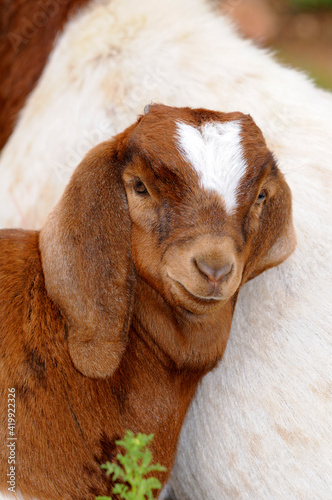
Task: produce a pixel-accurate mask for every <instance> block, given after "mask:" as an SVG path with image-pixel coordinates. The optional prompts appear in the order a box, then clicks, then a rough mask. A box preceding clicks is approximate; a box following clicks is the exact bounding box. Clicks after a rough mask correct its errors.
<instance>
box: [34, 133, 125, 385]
mask: <svg viewBox="0 0 332 500" xmlns="http://www.w3.org/2000/svg"><path fill="white" fill-rule="evenodd" d="M123 140H124V134H121V136H118V137H117V138H116V139H115V140H114V141H109V142H104V143H102V144H100V145H99V146H97V147H95V148H94V149H92V150H91V151H90V152H89V153H88V154H87V156H86V157H85V159H84V160H83V161H82V163H81V164H80V165H79V166H78V167H77V169H76V170H75V172H74V174H73V176H72V178H71V180H70V182H69V184H68V186H67V188H66V190H65V192H64V194H63V196H62V198H61V199H60V201H59V203H58V204H57V205H56V207H55V208H54V210H53V211H52V212H51V214H50V215H49V217H48V219H47V221H46V223H45V225H44V227H43V228H42V230H41V233H40V250H41V256H42V263H43V270H44V275H45V285H46V289H47V292H48V293H49V295H50V297H51V298H52V299H53V300H54V301H55V302H56V303H57V304H58V306H59V307H60V309H61V311H62V312H63V314H64V316H65V317H66V319H67V321H68V326H69V331H68V347H69V352H70V356H71V359H72V361H73V363H74V365H75V367H76V369H77V370H78V371H80V372H81V373H82V374H83V375H86V376H88V377H106V376H108V375H111V374H112V373H113V372H114V371H115V369H116V368H117V366H118V364H119V362H120V359H121V356H122V353H123V351H124V349H125V347H126V339H127V332H128V328H129V325H130V320H131V309H132V297H133V287H134V268H133V264H132V258H131V244H130V228H131V220H130V217H129V212H128V208H127V199H126V195H125V190H124V187H123V184H122V180H121V170H122V169H121V162H123V160H121V153H120V152H121V141H122V142H123ZM117 144H119V147H117ZM119 151H120V152H119Z"/></svg>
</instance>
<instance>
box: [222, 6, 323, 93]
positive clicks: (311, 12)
mask: <svg viewBox="0 0 332 500" xmlns="http://www.w3.org/2000/svg"><path fill="white" fill-rule="evenodd" d="M219 3H220V6H221V7H220V8H221V9H222V11H224V12H227V13H228V15H229V16H231V17H232V19H233V20H234V22H235V23H236V24H237V26H238V29H239V30H240V32H242V33H243V34H244V35H246V36H248V37H250V38H252V39H254V40H255V42H256V43H258V44H259V45H261V46H263V47H267V48H270V49H272V50H273V52H275V54H276V55H277V57H278V59H279V61H281V62H283V63H285V64H287V65H291V66H293V67H296V68H298V69H303V70H304V71H306V73H308V74H309V75H310V77H311V78H312V79H313V80H314V81H315V82H316V83H317V84H318V85H319V86H321V87H323V88H326V89H329V90H332V0H221V2H219Z"/></svg>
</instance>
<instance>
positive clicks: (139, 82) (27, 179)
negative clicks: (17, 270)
mask: <svg viewBox="0 0 332 500" xmlns="http://www.w3.org/2000/svg"><path fill="white" fill-rule="evenodd" d="M151 101H155V102H158V101H159V102H163V103H165V104H170V105H173V106H176V105H177V106H186V105H188V106H192V107H200V106H201V107H206V108H210V109H216V110H220V111H226V112H227V111H242V112H244V113H250V114H251V115H252V117H253V118H254V120H255V121H256V123H257V124H258V125H259V126H260V127H261V129H262V130H263V133H264V136H265V138H266V140H267V143H268V145H269V147H270V148H271V149H272V150H273V151H274V153H275V155H276V157H277V159H278V162H279V165H280V167H281V169H282V171H283V172H284V173H285V175H286V177H287V181H288V182H289V184H290V186H291V189H292V192H293V199H294V222H295V227H296V231H297V236H298V248H297V250H296V252H295V253H294V255H293V256H292V257H291V258H290V259H289V260H288V261H286V262H285V263H284V264H282V265H281V266H279V267H278V268H275V269H272V270H270V271H268V272H266V273H264V274H263V275H262V276H260V277H258V278H256V279H255V280H253V281H252V282H251V283H248V284H247V285H246V286H245V287H244V288H243V289H242V290H241V294H240V298H239V302H238V304H237V309H236V313H235V317H234V321H233V327H232V332H231V338H230V342H229V344H228V347H227V350H226V354H225V357H224V359H223V361H222V363H221V364H220V365H219V366H218V367H217V368H216V369H215V370H214V371H213V372H212V373H211V374H209V375H208V376H207V377H206V378H205V379H204V381H203V383H202V384H201V385H200V387H199V390H198V393H197V397H196V398H195V401H194V403H193V405H192V407H191V410H190V411H189V414H188V418H187V419H186V423H185V426H184V429H183V432H182V434H181V440H180V444H179V449H178V456H177V460H176V464H175V467H174V471H173V475H172V479H171V482H170V484H171V486H172V489H173V495H174V497H175V498H177V499H179V500H186V499H188V498H190V499H191V500H202V498H204V500H235V499H236V500H237V499H239V500H285V499H287V500H299V499H301V500H312V499H315V500H328V499H329V498H330V497H331V491H332V460H331V443H332V411H331V388H332V380H331V377H332V366H331V365H332V336H331V312H330V311H331V307H330V304H329V303H330V299H331V245H332V241H331V240H332V238H331V224H330V217H331V216H330V214H331V199H332V197H331V168H332V148H331V144H332V121H331V116H332V98H331V95H330V94H328V93H326V92H323V91H321V90H318V89H316V88H315V87H314V86H313V84H312V83H310V82H309V81H308V79H307V78H306V77H305V76H303V75H302V74H300V73H298V72H295V71H293V70H290V69H287V68H285V67H282V66H281V65H280V64H277V63H276V62H275V61H274V60H273V58H272V57H271V56H270V55H268V54H267V53H266V52H265V51H263V50H260V49H258V48H256V47H254V46H253V45H252V44H251V43H250V42H248V41H244V40H242V39H241V38H240V37H239V36H238V35H236V33H235V31H234V30H233V28H232V27H231V26H230V24H229V22H228V20H227V19H226V18H223V17H219V16H218V15H216V14H214V13H212V12H210V10H209V8H208V7H207V6H206V4H205V3H204V2H203V0H168V2H160V3H159V4H158V7H156V4H155V2H154V1H153V0H141V1H139V2H138V1H137V0H121V1H120V0H103V1H100V0H98V1H94V2H93V3H92V4H91V5H90V6H89V7H88V8H87V9H85V10H84V11H83V12H82V13H81V14H80V15H79V16H77V17H76V18H74V19H73V20H72V21H71V22H70V23H69V24H68V26H67V28H66V29H65V30H64V32H63V34H62V35H61V36H60V37H59V38H58V40H57V42H56V44H55V49H54V51H53V54H52V56H51V57H50V59H49V61H48V65H47V67H46V68H45V71H44V73H43V75H42V78H41V79H40V81H39V83H38V85H37V86H36V88H35V90H34V91H33V93H32V94H31V96H30V98H29V99H28V102H27V103H26V106H25V108H24V110H23V111H22V113H21V116H20V120H19V122H18V124H17V127H16V129H15V132H14V133H13V135H12V137H11V138H10V140H9V142H8V144H7V145H6V147H5V149H4V151H3V154H2V157H1V163H0V177H1V182H0V190H1V192H0V216H1V225H3V226H4V225H16V226H20V225H22V224H23V225H25V226H30V227H32V226H34V227H40V225H41V223H42V221H43V220H44V218H45V216H46V213H47V211H48V210H49V209H50V208H51V207H52V205H53V204H54V202H55V201H56V200H57V199H58V197H59V196H60V194H61V192H62V190H63V187H64V185H65V183H66V182H67V180H68V176H69V175H70V172H71V170H72V168H73V167H74V166H75V165H76V164H77V163H78V161H79V159H80V158H81V157H82V156H83V154H84V151H85V150H87V149H88V148H89V147H90V146H92V145H93V144H95V143H97V142H99V141H101V140H103V139H104V138H107V137H109V136H111V135H112V134H114V133H115V132H118V131H120V130H121V129H123V128H124V126H126V125H129V124H130V123H131V122H132V121H133V120H134V119H135V116H136V114H137V113H139V112H142V110H143V107H144V105H145V104H146V103H148V102H151Z"/></svg>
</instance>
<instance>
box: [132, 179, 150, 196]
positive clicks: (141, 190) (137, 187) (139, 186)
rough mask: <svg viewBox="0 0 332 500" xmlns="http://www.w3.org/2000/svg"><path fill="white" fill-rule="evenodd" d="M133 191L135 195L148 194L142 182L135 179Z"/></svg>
mask: <svg viewBox="0 0 332 500" xmlns="http://www.w3.org/2000/svg"><path fill="white" fill-rule="evenodd" d="M134 191H135V193H137V194H148V190H147V189H146V187H145V184H144V182H142V181H141V180H140V179H137V180H136V181H135V182H134Z"/></svg>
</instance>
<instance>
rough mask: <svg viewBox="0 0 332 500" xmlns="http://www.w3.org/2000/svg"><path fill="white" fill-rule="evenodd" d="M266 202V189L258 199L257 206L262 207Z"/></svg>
mask: <svg viewBox="0 0 332 500" xmlns="http://www.w3.org/2000/svg"><path fill="white" fill-rule="evenodd" d="M265 200H266V191H265V189H263V190H262V191H261V192H260V193H259V195H258V197H257V200H256V204H257V205H261V203H263V201H265Z"/></svg>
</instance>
